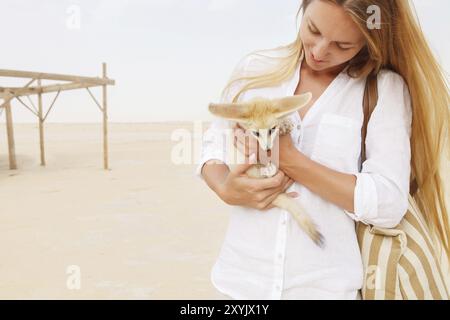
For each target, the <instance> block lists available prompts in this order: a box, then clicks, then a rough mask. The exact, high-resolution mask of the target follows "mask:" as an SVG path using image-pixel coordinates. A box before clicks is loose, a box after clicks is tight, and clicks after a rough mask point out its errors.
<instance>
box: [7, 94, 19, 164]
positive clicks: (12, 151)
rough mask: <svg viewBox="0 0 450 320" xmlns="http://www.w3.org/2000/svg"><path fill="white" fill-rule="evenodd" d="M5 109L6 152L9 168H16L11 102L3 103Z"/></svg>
mask: <svg viewBox="0 0 450 320" xmlns="http://www.w3.org/2000/svg"><path fill="white" fill-rule="evenodd" d="M5 110H6V134H7V136H8V154H9V169H11V170H15V169H17V162H16V147H15V143H14V126H13V118H12V111H11V102H9V101H8V102H7V103H6V105H5Z"/></svg>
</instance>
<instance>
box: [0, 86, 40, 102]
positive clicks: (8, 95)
mask: <svg viewBox="0 0 450 320" xmlns="http://www.w3.org/2000/svg"><path fill="white" fill-rule="evenodd" d="M35 80H36V79H31V80H30V81H28V83H27V84H26V85H25V86H24V87H23V88H22V89H26V88H28V87H29V86H30V85H31V84H32V83H33V82H34V81H35ZM5 95H6V96H5ZM5 95H3V99H4V100H3V103H2V104H1V105H0V108H3V106H5V105H6V104H7V103H8V102H10V101H11V100H12V99H14V98H15V97H16V95H14V94H11V93H10V92H5Z"/></svg>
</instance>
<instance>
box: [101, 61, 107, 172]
mask: <svg viewBox="0 0 450 320" xmlns="http://www.w3.org/2000/svg"><path fill="white" fill-rule="evenodd" d="M102 69H103V78H105V79H106V63H104V62H103V64H102ZM106 90H107V87H106V85H103V110H102V111H103V167H104V168H105V170H108V102H107V91H106Z"/></svg>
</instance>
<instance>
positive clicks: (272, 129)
mask: <svg viewBox="0 0 450 320" xmlns="http://www.w3.org/2000/svg"><path fill="white" fill-rule="evenodd" d="M276 128H277V127H276V126H273V127H272V128H270V129H269V134H271V133H272V132H274V131H275V129H276Z"/></svg>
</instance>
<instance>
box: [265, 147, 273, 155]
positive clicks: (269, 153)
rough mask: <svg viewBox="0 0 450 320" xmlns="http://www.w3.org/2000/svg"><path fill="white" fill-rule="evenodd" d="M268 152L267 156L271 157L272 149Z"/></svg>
mask: <svg viewBox="0 0 450 320" xmlns="http://www.w3.org/2000/svg"><path fill="white" fill-rule="evenodd" d="M266 151H267V155H268V156H269V157H270V156H271V155H272V149H270V148H268V149H267V150H266Z"/></svg>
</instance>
